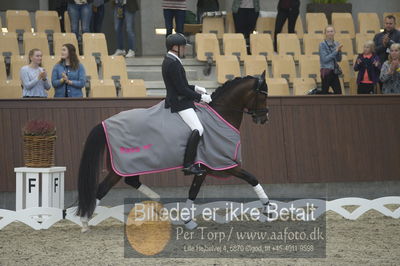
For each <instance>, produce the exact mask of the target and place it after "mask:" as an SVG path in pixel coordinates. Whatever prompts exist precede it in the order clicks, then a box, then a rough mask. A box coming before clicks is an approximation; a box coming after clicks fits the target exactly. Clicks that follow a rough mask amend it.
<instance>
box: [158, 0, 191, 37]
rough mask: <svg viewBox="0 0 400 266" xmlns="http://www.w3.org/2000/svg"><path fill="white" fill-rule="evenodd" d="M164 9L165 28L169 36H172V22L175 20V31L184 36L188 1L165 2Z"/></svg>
mask: <svg viewBox="0 0 400 266" xmlns="http://www.w3.org/2000/svg"><path fill="white" fill-rule="evenodd" d="M162 8H163V10H164V21H165V28H166V29H167V34H166V36H165V37H168V35H170V34H172V27H173V24H172V21H173V19H174V18H175V31H176V32H177V33H182V34H183V25H184V24H185V14H186V9H187V7H186V0H163V1H162Z"/></svg>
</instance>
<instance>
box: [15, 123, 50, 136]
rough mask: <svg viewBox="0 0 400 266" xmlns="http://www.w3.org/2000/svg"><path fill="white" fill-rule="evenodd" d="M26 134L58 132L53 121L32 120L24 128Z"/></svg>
mask: <svg viewBox="0 0 400 266" xmlns="http://www.w3.org/2000/svg"><path fill="white" fill-rule="evenodd" d="M23 133H24V135H25V136H53V135H55V134H56V127H55V125H54V123H53V122H49V121H44V120H31V121H29V122H28V123H27V124H26V125H25V127H24V129H23Z"/></svg>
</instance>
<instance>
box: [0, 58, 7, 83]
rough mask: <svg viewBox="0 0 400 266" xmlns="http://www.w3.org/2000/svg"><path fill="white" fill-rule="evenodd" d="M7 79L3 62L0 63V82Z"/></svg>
mask: <svg viewBox="0 0 400 266" xmlns="http://www.w3.org/2000/svg"><path fill="white" fill-rule="evenodd" d="M6 79H7V71H6V64H5V63H4V61H3V60H1V61H0V80H6Z"/></svg>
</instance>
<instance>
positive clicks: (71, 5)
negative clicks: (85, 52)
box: [68, 0, 93, 40]
mask: <svg viewBox="0 0 400 266" xmlns="http://www.w3.org/2000/svg"><path fill="white" fill-rule="evenodd" d="M92 2H93V0H68V15H69V18H70V20H71V31H72V32H73V33H75V35H76V38H77V39H78V40H80V38H79V23H81V24H82V33H87V32H90V20H91V17H92Z"/></svg>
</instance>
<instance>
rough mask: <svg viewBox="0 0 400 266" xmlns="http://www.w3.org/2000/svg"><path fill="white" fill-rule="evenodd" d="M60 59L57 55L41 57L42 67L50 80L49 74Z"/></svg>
mask: <svg viewBox="0 0 400 266" xmlns="http://www.w3.org/2000/svg"><path fill="white" fill-rule="evenodd" d="M59 61H60V58H59V57H55V56H43V57H42V67H43V68H44V69H45V70H46V71H47V79H48V80H50V82H51V75H52V72H53V68H54V66H55V65H56V64H57V63H58V62H59Z"/></svg>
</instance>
